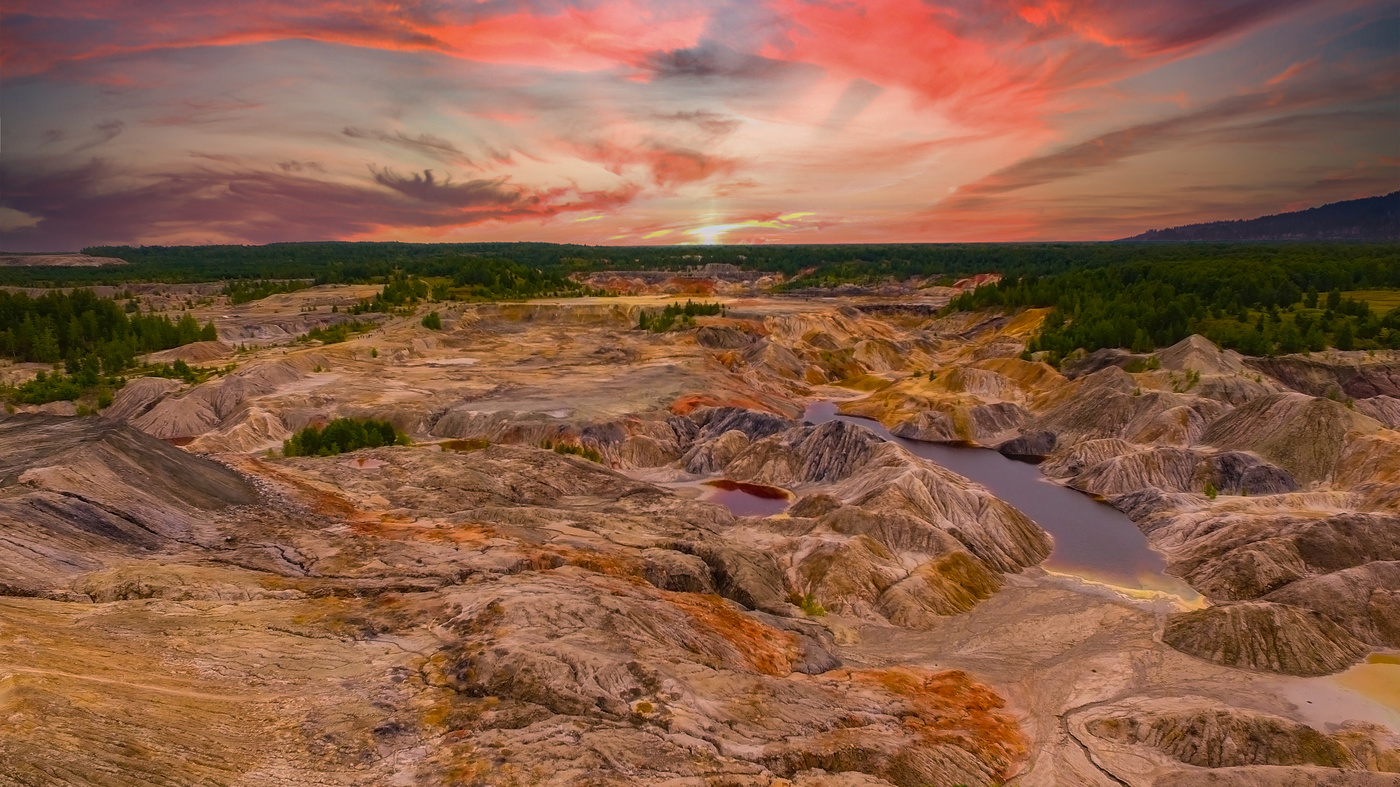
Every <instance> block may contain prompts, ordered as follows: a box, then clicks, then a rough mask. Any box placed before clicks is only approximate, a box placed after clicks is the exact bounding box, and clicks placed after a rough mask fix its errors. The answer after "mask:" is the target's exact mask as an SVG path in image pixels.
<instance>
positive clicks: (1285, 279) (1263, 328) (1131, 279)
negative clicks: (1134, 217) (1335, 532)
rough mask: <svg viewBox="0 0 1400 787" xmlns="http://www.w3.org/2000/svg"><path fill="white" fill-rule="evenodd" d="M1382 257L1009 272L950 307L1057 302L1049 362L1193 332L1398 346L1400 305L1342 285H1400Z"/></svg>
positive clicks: (1233, 341)
mask: <svg viewBox="0 0 1400 787" xmlns="http://www.w3.org/2000/svg"><path fill="white" fill-rule="evenodd" d="M1340 248H1341V249H1342V250H1343V251H1344V250H1345V249H1346V248H1347V247H1340ZM1376 261H1377V259H1376V258H1374V257H1371V256H1368V255H1356V256H1353V257H1346V256H1343V255H1338V256H1334V257H1332V258H1330V259H1318V258H1314V257H1312V256H1311V255H1308V254H1297V255H1276V256H1272V257H1269V258H1263V259H1229V260H1222V259H1215V260H1210V259H1207V260H1190V261H1181V262H1172V263H1166V262H1138V263H1132V264H1127V265H1119V266H1114V267H1103V268H1090V269H1080V270H1074V271H1070V272H1067V273H1063V274H1059V275H1052V276H1025V277H1021V278H1016V279H1003V280H1002V281H1001V282H998V283H996V284H992V285H987V286H984V287H979V288H977V289H976V290H973V291H970V292H966V293H963V294H962V295H960V296H958V297H957V298H955V299H954V300H953V301H952V302H951V303H950V304H949V306H948V309H949V310H968V309H979V308H989V307H998V308H1005V309H1019V308H1027V307H1051V308H1052V309H1053V311H1051V313H1050V314H1049V315H1048V317H1047V318H1046V320H1045V323H1044V324H1043V326H1042V329H1041V332H1040V335H1039V336H1038V337H1036V338H1035V339H1034V340H1033V341H1032V342H1031V343H1030V346H1029V347H1028V350H1027V351H1028V352H1039V351H1045V352H1046V353H1047V354H1048V357H1049V360H1051V361H1056V360H1058V359H1059V358H1062V357H1064V356H1065V355H1068V354H1069V353H1071V352H1073V351H1075V350H1077V349H1083V350H1087V351H1093V350H1097V349H1100V348H1104V347H1124V348H1129V349H1132V350H1134V351H1138V352H1151V351H1152V350H1153V349H1155V348H1157V347H1164V346H1168V345H1171V344H1175V343H1176V342H1178V341H1180V340H1182V339H1184V338H1186V337H1187V336H1190V335H1191V334H1193V333H1199V334H1202V335H1204V336H1205V337H1206V338H1208V339H1210V340H1211V341H1214V342H1215V343H1217V344H1219V345H1221V346H1224V347H1228V348H1231V349H1235V350H1238V351H1239V352H1241V353H1244V354H1247V355H1272V354H1275V353H1292V352H1301V351H1304V350H1322V349H1324V348H1326V347H1337V348H1339V349H1344V350H1351V349H1363V350H1364V349H1379V348H1382V347H1394V348H1397V349H1400V310H1392V311H1391V312H1389V313H1387V314H1377V313H1374V312H1373V311H1372V310H1371V308H1370V306H1369V305H1368V304H1366V303H1365V302H1363V301H1359V300H1353V299H1350V298H1346V297H1344V296H1343V294H1342V290H1341V287H1343V286H1345V287H1348V288H1358V287H1394V286H1397V285H1400V264H1394V265H1376V264H1374V263H1375V262H1376ZM1323 292H1326V294H1325V295H1323V294H1322V293H1323Z"/></svg>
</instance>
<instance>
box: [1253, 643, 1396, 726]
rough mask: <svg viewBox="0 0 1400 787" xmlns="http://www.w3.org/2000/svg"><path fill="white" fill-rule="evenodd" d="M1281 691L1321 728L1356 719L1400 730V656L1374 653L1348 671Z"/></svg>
mask: <svg viewBox="0 0 1400 787" xmlns="http://www.w3.org/2000/svg"><path fill="white" fill-rule="evenodd" d="M1280 689H1281V691H1280V693H1281V694H1282V695H1283V696H1284V697H1286V698H1287V699H1288V701H1289V702H1292V703H1293V704H1294V705H1296V706H1297V707H1298V715H1299V716H1301V717H1302V718H1303V720H1304V721H1305V722H1307V723H1308V724H1309V725H1311V726H1313V727H1316V728H1318V729H1321V730H1326V729H1328V728H1329V727H1331V726H1332V725H1336V724H1341V723H1342V722H1345V721H1351V720H1353V719H1355V720H1360V721H1369V722H1374V723H1376V724H1384V725H1386V726H1388V727H1390V728H1391V729H1393V730H1400V654H1397V653H1373V654H1371V655H1370V656H1369V657H1367V659H1366V660H1365V661H1363V662H1361V663H1360V664H1357V665H1356V666H1354V667H1352V668H1351V669H1349V670H1346V671H1345V672H1339V673H1337V674H1336V675H1328V676H1326V677H1322V678H1299V679H1297V680H1294V681H1289V682H1287V683H1284V684H1283V685H1282V686H1281V687H1280Z"/></svg>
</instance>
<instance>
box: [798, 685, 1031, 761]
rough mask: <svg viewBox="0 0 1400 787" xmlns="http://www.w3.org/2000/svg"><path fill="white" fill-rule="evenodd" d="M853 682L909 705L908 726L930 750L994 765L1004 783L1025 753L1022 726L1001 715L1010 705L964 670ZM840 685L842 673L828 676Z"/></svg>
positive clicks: (906, 724) (906, 722)
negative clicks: (958, 752)
mask: <svg viewBox="0 0 1400 787" xmlns="http://www.w3.org/2000/svg"><path fill="white" fill-rule="evenodd" d="M847 674H848V675H849V679H850V680H851V681H853V682H855V683H863V684H865V685H869V686H878V687H879V688H882V689H884V690H885V691H888V692H890V693H891V694H894V695H896V696H898V697H900V698H901V699H903V700H904V701H905V703H907V705H908V710H909V711H910V713H911V714H912V715H910V716H909V717H907V718H906V719H905V726H906V728H909V729H910V730H911V731H912V732H915V733H916V734H917V735H918V736H919V737H920V738H921V739H922V740H923V741H924V742H925V743H927V744H929V745H934V744H943V745H948V746H956V747H958V748H960V749H963V750H964V751H967V752H969V753H971V754H973V755H974V756H976V757H977V759H978V760H980V761H982V762H986V763H992V764H995V766H996V768H997V773H998V775H999V777H1000V778H1006V777H1007V776H1009V775H1010V774H1011V773H1012V767H1011V766H1012V765H1014V764H1015V763H1016V762H1017V761H1018V760H1020V759H1021V758H1022V757H1024V756H1025V754H1026V749H1027V743H1026V738H1025V736H1024V735H1023V734H1022V733H1021V728H1020V726H1019V725H1018V724H1017V723H1016V720H1015V719H1013V718H1012V717H1011V716H1010V715H1009V714H1007V713H1004V712H1001V709H1002V708H1003V707H1005V705H1006V702H1005V700H1003V699H1002V698H1001V697H1000V696H998V695H997V694H996V693H995V692H993V691H992V690H991V689H990V688H988V687H987V686H985V685H983V684H981V683H978V682H977V681H975V680H973V678H972V676H971V675H968V674H967V673H966V672H963V671H962V670H947V671H944V672H929V671H927V670H921V669H915V668H894V669H887V670H852V671H850V672H849V673H847ZM827 676H831V677H832V678H835V679H837V680H840V679H841V678H842V676H841V675H840V674H839V673H835V672H833V673H827V675H826V676H823V677H827Z"/></svg>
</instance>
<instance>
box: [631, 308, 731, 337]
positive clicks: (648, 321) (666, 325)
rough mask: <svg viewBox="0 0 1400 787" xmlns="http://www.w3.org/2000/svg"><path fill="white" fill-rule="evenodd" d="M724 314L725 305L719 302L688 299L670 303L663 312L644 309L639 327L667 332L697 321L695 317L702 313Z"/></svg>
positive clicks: (639, 315) (657, 331)
mask: <svg viewBox="0 0 1400 787" xmlns="http://www.w3.org/2000/svg"><path fill="white" fill-rule="evenodd" d="M715 314H724V306H723V305H721V304H718V303H706V302H703V301H702V302H700V303H695V302H694V301H689V300H687V301H686V302H685V305H684V306H682V305H681V304H679V303H672V304H668V305H667V306H666V308H664V309H662V310H661V312H660V313H659V314H658V313H654V312H649V311H646V310H643V311H642V312H641V314H638V315H637V329H638V330H642V331H651V332H652V333H665V332H666V331H669V330H671V329H672V328H674V327H676V326H677V325H678V324H679V325H681V326H685V325H689V324H691V323H694V322H695V318H696V317H699V316H702V315H715Z"/></svg>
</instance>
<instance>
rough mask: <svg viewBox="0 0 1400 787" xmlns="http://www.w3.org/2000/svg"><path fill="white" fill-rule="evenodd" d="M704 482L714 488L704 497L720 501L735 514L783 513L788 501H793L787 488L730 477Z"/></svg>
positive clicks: (762, 514) (714, 501)
mask: <svg viewBox="0 0 1400 787" xmlns="http://www.w3.org/2000/svg"><path fill="white" fill-rule="evenodd" d="M704 483H705V486H708V487H710V488H712V489H713V490H714V491H712V492H708V493H707V494H706V495H705V497H704V499H705V500H707V501H708V502H711V503H719V504H720V505H722V506H724V507H725V508H727V509H729V512H730V513H731V514H733V515H734V516H772V515H773V514H781V513H782V512H783V511H785V510H787V507H788V503H789V502H791V496H790V495H789V494H788V492H787V490H785V489H779V488H778V487H776V486H764V485H762V484H746V483H744V482H743V481H731V480H730V479H728V478H720V479H718V480H715V481H706V482H704Z"/></svg>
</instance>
